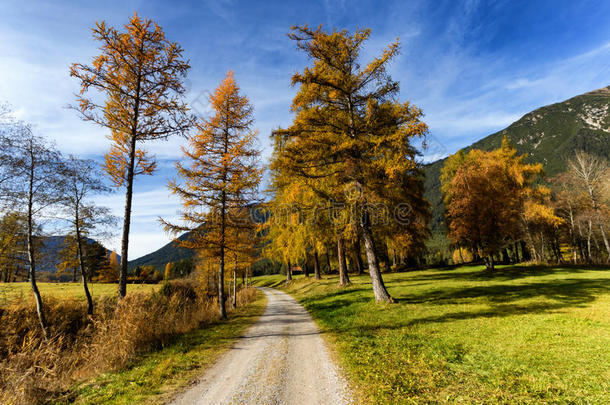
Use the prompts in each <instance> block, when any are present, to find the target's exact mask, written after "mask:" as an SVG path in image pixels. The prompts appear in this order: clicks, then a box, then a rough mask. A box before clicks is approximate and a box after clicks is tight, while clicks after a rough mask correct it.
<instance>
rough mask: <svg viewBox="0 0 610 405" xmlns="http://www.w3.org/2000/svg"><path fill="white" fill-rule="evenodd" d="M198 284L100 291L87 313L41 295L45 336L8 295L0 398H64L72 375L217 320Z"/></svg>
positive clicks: (249, 295)
mask: <svg viewBox="0 0 610 405" xmlns="http://www.w3.org/2000/svg"><path fill="white" fill-rule="evenodd" d="M198 291H199V289H198V288H197V287H196V286H194V285H193V284H192V282H190V281H173V282H171V283H170V284H168V285H166V286H164V287H163V288H161V289H160V291H159V292H152V293H131V294H128V295H127V297H125V299H123V300H122V301H121V302H120V303H119V304H118V305H117V303H116V300H115V299H109V298H103V297H102V298H98V299H97V300H96V311H95V314H94V316H93V317H88V316H87V315H86V307H85V305H84V303H83V302H82V301H77V300H73V299H57V298H47V299H46V302H45V306H46V308H45V311H46V313H47V314H48V318H49V319H48V320H49V324H50V326H51V336H52V337H51V338H50V339H49V340H48V341H45V340H44V339H43V337H42V334H41V333H40V328H39V325H38V321H37V317H36V313H35V310H34V308H33V307H32V305H31V304H30V303H29V302H26V301H24V300H15V301H13V302H12V303H11V304H10V305H8V306H5V307H3V308H2V309H0V323H1V324H2V329H1V330H0V403H3V404H26V403H27V404H38V403H45V402H48V401H52V400H68V401H69V398H70V395H71V394H70V391H69V390H68V387H70V386H72V385H73V384H74V382H76V381H80V380H83V379H85V378H88V377H91V376H93V375H95V374H97V373H100V372H103V371H108V370H116V369H120V368H122V367H124V366H125V365H127V364H128V363H129V362H130V361H131V360H133V359H134V358H136V357H137V356H138V355H139V354H142V353H144V352H149V351H151V350H155V349H158V348H160V347H163V346H164V345H165V344H166V343H167V342H169V340H170V339H172V338H173V337H175V336H176V335H179V334H183V333H185V332H188V331H191V330H193V329H196V328H199V327H201V326H202V325H205V324H209V323H211V322H213V321H215V320H217V319H218V311H217V306H216V302H215V301H213V300H210V299H208V298H207V297H206V296H205V295H204V294H201V293H199V292H198ZM255 295H256V292H255V290H254V289H247V290H241V291H240V292H239V293H238V302H239V303H240V306H241V305H244V304H245V303H247V302H249V301H251V300H253V299H254V297H255Z"/></svg>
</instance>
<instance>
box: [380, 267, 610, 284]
mask: <svg viewBox="0 0 610 405" xmlns="http://www.w3.org/2000/svg"><path fill="white" fill-rule="evenodd" d="M592 270H602V271H603V270H608V271H609V272H610V268H608V267H601V266H595V267H587V268H583V267H582V266H568V265H566V266H560V267H549V266H519V265H514V266H506V267H500V268H497V269H496V270H494V271H487V270H484V269H482V270H471V271H464V270H463V267H458V268H456V269H452V270H446V271H429V272H426V271H422V272H421V274H419V275H413V276H410V275H409V273H404V274H405V278H404V279H402V280H401V281H440V280H466V281H482V280H490V281H505V280H516V279H521V278H525V277H536V276H546V275H550V274H557V275H560V274H580V273H586V272H590V271H592ZM390 283H392V281H390Z"/></svg>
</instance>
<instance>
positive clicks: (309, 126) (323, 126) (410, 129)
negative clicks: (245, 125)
mask: <svg viewBox="0 0 610 405" xmlns="http://www.w3.org/2000/svg"><path fill="white" fill-rule="evenodd" d="M369 36H370V30H368V29H366V30H358V31H356V32H355V33H354V34H353V35H350V34H349V33H348V32H347V31H340V32H337V31H332V32H326V31H324V30H322V28H321V27H318V28H317V29H312V28H310V27H308V26H298V27H293V29H292V33H290V34H289V37H290V38H291V39H292V40H294V41H295V43H296V46H297V48H298V49H299V50H301V51H303V52H304V53H305V54H306V55H307V56H308V57H309V58H310V59H311V60H312V62H313V63H312V65H311V66H308V67H306V68H305V69H304V70H303V71H302V72H298V73H295V74H294V75H293V77H292V83H293V85H298V86H299V89H298V92H297V95H296V96H295V98H294V100H293V103H292V110H293V112H294V113H295V119H294V121H293V124H292V125H291V126H290V127H289V128H287V129H280V130H277V131H276V133H277V136H280V137H282V138H283V144H284V146H283V150H282V152H283V153H282V154H281V155H280V156H279V159H277V160H276V161H275V162H273V165H275V166H283V167H284V168H285V170H288V171H289V172H291V173H292V175H294V176H300V177H305V178H310V179H329V178H330V179H332V182H333V183H335V184H336V187H334V188H333V190H331V191H332V192H330V193H326V192H325V190H323V189H322V188H318V187H316V185H315V183H317V182H314V186H313V187H314V189H315V190H316V192H319V193H320V195H321V196H324V195H325V198H326V199H327V201H332V202H336V203H338V204H339V205H343V204H344V205H345V207H346V208H348V209H349V210H350V211H351V212H352V213H353V215H346V216H344V217H345V218H347V220H348V221H349V222H348V223H346V224H345V225H346V227H345V229H347V227H352V228H353V227H354V226H355V227H357V228H358V230H359V234H360V235H361V236H362V240H363V242H364V250H365V253H366V258H367V262H368V269H369V274H370V277H371V281H372V287H373V291H374V295H375V299H376V300H377V301H386V302H388V301H392V298H391V297H390V295H389V293H388V291H387V290H386V288H385V285H384V283H383V279H382V276H381V271H380V268H379V259H378V250H377V247H376V241H375V227H376V226H379V225H377V224H373V223H372V221H371V215H376V213H375V210H376V209H377V208H376V207H378V206H379V205H380V204H381V205H387V204H394V203H396V201H392V200H391V199H389V198H388V196H387V195H385V194H384V191H386V189H385V188H384V187H383V186H382V185H383V184H386V183H394V184H395V183H397V179H399V178H400V177H401V176H403V175H414V173H413V169H414V168H416V166H417V164H416V162H415V158H416V155H417V152H416V150H415V149H414V148H413V146H412V145H411V140H412V139H413V138H414V137H423V136H425V134H426V132H427V126H426V125H425V124H424V123H423V122H422V121H420V118H421V116H422V113H421V110H419V109H418V108H416V107H414V106H412V105H411V104H410V103H408V102H404V103H401V102H398V101H397V97H398V93H399V85H398V83H397V82H396V81H394V80H392V78H391V77H390V75H389V74H388V71H387V67H388V64H389V63H390V62H391V61H392V60H393V59H394V58H395V57H396V55H397V54H398V48H399V46H398V42H395V43H392V44H390V45H389V46H388V47H387V48H386V49H385V50H383V52H382V54H381V55H380V56H379V57H378V58H375V59H373V60H372V61H370V62H369V63H367V64H366V65H364V66H361V63H360V52H361V49H362V46H363V44H364V43H365V42H366V40H367V39H368V38H369ZM320 183H321V184H324V181H322V180H321V181H320ZM352 191H355V192H352ZM402 191H403V194H402V195H403V198H402V201H401V202H402V203H404V204H411V203H413V201H412V200H411V196H410V190H402ZM390 209H393V207H392V208H390ZM345 229H342V228H341V227H337V228H336V230H337V237H338V241H339V243H338V245H339V247H338V250H339V251H341V250H342V249H341V247H342V242H341V239H342V238H343V237H344V232H346V230H345ZM377 242H378V241H377ZM341 263H342V260H339V265H340V267H341Z"/></svg>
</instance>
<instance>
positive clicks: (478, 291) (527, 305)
mask: <svg viewBox="0 0 610 405" xmlns="http://www.w3.org/2000/svg"><path fill="white" fill-rule="evenodd" d="M363 290H364V288H362V289H357V290H354V289H345V290H337V291H334V292H332V293H329V294H325V295H323V296H316V297H312V298H310V299H308V300H307V302H304V303H305V305H306V306H307V308H308V309H310V310H311V311H313V312H314V313H316V315H317V316H318V317H320V318H332V317H334V316H335V315H333V314H332V313H325V312H328V311H334V310H339V312H341V311H343V310H346V311H349V308H350V306H355V305H359V304H361V303H362V302H363V300H356V299H354V298H353V297H351V298H350V297H349V294H351V293H353V292H355V291H357V292H362V291H363ZM390 292H391V291H390ZM603 294H610V283H608V279H607V278H596V279H592V278H589V279H578V278H570V279H555V280H549V281H544V282H530V283H527V284H493V285H486V286H476V287H466V288H463V287H462V288H443V289H437V290H427V291H425V292H420V293H413V294H402V295H397V296H395V298H396V300H397V304H396V306H391V307H389V309H391V310H395V309H399V310H400V307H402V306H404V305H417V304H422V305H435V306H436V305H438V306H442V305H452V304H469V303H472V301H473V300H477V301H476V303H477V304H481V303H482V304H487V305H489V308H487V309H483V310H474V309H473V310H472V311H456V312H446V313H443V314H440V315H438V316H436V315H435V316H428V317H422V318H410V317H409V314H410V311H409V309H408V308H406V307H405V308H404V310H405V316H404V322H396V321H395V320H394V321H392V322H391V324H390V325H386V324H382V323H381V322H383V316H381V317H380V318H379V322H380V323H379V324H371V325H362V326H358V327H355V328H354V327H352V326H350V325H348V324H347V323H345V324H338V325H336V326H335V327H334V328H333V329H335V330H336V331H344V332H349V331H360V332H362V331H364V330H382V329H400V328H403V327H407V326H412V325H417V324H426V323H436V322H450V321H454V320H463V319H476V318H494V317H507V316H513V315H525V314H533V313H551V312H555V311H559V310H562V309H564V308H570V307H586V306H588V305H589V304H590V303H592V302H593V301H595V300H596V299H597V297H598V296H600V295H603ZM371 298H372V293H371ZM523 300H526V301H524V302H522V301H523ZM527 300H529V302H528V301H527ZM353 310H354V311H358V310H359V309H358V308H357V307H353ZM384 310H385V309H384V308H379V311H380V312H382V311H384Z"/></svg>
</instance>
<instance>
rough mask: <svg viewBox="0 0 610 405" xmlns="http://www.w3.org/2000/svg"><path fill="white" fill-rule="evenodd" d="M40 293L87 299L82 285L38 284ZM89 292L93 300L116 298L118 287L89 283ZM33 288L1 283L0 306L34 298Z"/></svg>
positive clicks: (141, 287)
mask: <svg viewBox="0 0 610 405" xmlns="http://www.w3.org/2000/svg"><path fill="white" fill-rule="evenodd" d="M37 285H38V289H39V290H40V293H41V294H42V296H43V298H44V297H54V298H68V299H70V298H73V299H85V292H84V291H83V286H82V284H81V283H41V282H39V283H37ZM160 287H161V285H160V284H129V285H128V286H127V290H128V291H129V292H150V291H156V290H158V289H159V288H160ZM89 291H90V292H91V295H92V296H93V298H99V297H102V296H107V297H114V296H116V295H117V291H118V286H117V284H113V283H89ZM32 297H33V295H32V287H31V286H30V283H28V282H22V283H0V305H5V304H8V303H10V302H12V301H14V300H15V299H30V298H32Z"/></svg>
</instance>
